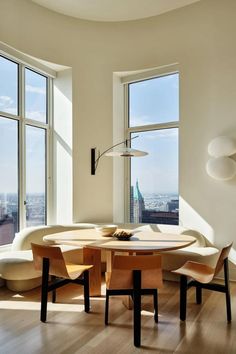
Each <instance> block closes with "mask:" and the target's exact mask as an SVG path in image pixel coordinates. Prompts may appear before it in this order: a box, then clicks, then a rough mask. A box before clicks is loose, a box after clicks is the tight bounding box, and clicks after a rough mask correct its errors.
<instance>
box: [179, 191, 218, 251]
mask: <svg viewBox="0 0 236 354" xmlns="http://www.w3.org/2000/svg"><path fill="white" fill-rule="evenodd" d="M179 209H180V217H179V223H180V225H181V226H184V227H186V228H190V229H193V230H196V231H199V232H200V233H201V234H203V235H204V236H205V237H206V238H207V240H208V241H210V242H211V243H213V244H214V241H215V237H214V230H213V228H212V227H211V225H209V224H208V223H207V222H206V220H204V219H203V218H202V217H201V215H199V214H198V212H197V211H196V210H194V209H193V208H192V207H191V206H190V205H189V204H188V203H187V202H186V201H185V200H184V199H183V198H182V197H181V196H180V197H179Z"/></svg>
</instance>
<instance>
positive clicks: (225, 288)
mask: <svg viewBox="0 0 236 354" xmlns="http://www.w3.org/2000/svg"><path fill="white" fill-rule="evenodd" d="M231 247H232V243H231V244H229V245H228V246H226V247H224V248H223V249H222V250H221V252H220V255H219V258H218V261H217V264H216V267H215V268H212V267H210V266H208V265H206V264H203V263H197V262H191V261H188V262H186V263H185V264H184V265H183V266H182V267H181V268H179V269H176V270H173V273H177V274H180V319H181V320H182V321H185V319H186V305H187V290H188V289H189V288H190V287H191V286H195V287H196V302H197V304H201V302H202V289H209V290H214V291H219V292H223V293H225V297H226V311H227V320H228V322H231V301H230V286H229V270H228V255H229V251H230V248H231ZM223 267H224V285H221V284H216V283H212V280H213V278H214V277H215V276H216V275H217V274H218V273H219V272H220V270H221V269H222V268H223ZM187 277H189V278H191V279H192V280H190V281H188V280H187Z"/></svg>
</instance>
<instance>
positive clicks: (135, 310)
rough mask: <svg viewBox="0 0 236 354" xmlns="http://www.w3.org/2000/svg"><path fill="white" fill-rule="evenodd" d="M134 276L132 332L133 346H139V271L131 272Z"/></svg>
mask: <svg viewBox="0 0 236 354" xmlns="http://www.w3.org/2000/svg"><path fill="white" fill-rule="evenodd" d="M133 276H134V291H133V294H134V307H133V314H134V315H133V319H134V324H133V330H134V346H135V347H140V345H141V291H140V289H141V272H140V271H139V270H134V271H133Z"/></svg>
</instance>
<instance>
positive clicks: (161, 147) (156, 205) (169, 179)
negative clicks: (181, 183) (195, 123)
mask: <svg viewBox="0 0 236 354" xmlns="http://www.w3.org/2000/svg"><path fill="white" fill-rule="evenodd" d="M134 135H137V133H135V134H131V137H132V136H134ZM138 135H139V138H137V139H134V140H133V141H132V148H134V149H138V150H143V151H146V152H148V155H147V156H144V157H139V158H132V159H131V188H130V221H131V222H134V223H152V224H178V218H179V195H178V129H177V128H173V129H162V130H155V131H147V132H142V133H138Z"/></svg>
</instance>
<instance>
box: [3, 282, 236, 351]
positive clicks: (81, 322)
mask: <svg viewBox="0 0 236 354" xmlns="http://www.w3.org/2000/svg"><path fill="white" fill-rule="evenodd" d="M104 293H105V289H104V288H103V294H104ZM231 294H232V316H233V321H232V323H231V324H227V321H226V311H225V298H224V294H221V293H216V292H210V291H207V290H205V291H204V292H203V304H202V305H196V304H195V302H194V301H195V293H194V289H190V290H189V292H188V310H187V320H186V322H185V323H182V322H181V321H180V320H179V285H178V283H175V282H167V281H166V282H165V283H164V287H163V289H162V290H160V292H159V323H158V325H156V324H155V323H154V320H153V315H152V298H150V297H145V298H144V297H143V311H142V347H141V348H135V347H134V346H133V332H132V311H129V310H127V309H126V308H125V307H124V306H123V304H122V300H121V297H113V298H111V302H110V325H109V326H105V325H104V304H105V298H104V296H102V297H94V298H91V313H90V314H86V313H85V312H83V297H82V295H81V288H80V286H76V285H68V286H66V287H64V288H61V289H59V290H58V299H57V301H58V303H56V304H51V303H49V308H48V310H49V311H48V322H47V323H45V324H44V323H41V322H40V321H39V308H40V289H39V288H37V289H34V290H32V291H28V292H24V293H19V294H17V293H13V292H11V291H10V290H7V289H6V288H0V353H1V354H13V353H17V354H41V353H46V354H51V353H52V354H74V353H84V354H87V353H88V354H116V353H117V354H121V353H122V354H123V353H163V354H171V353H178V354H236V311H235V310H236V284H235V283H232V285H231Z"/></svg>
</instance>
